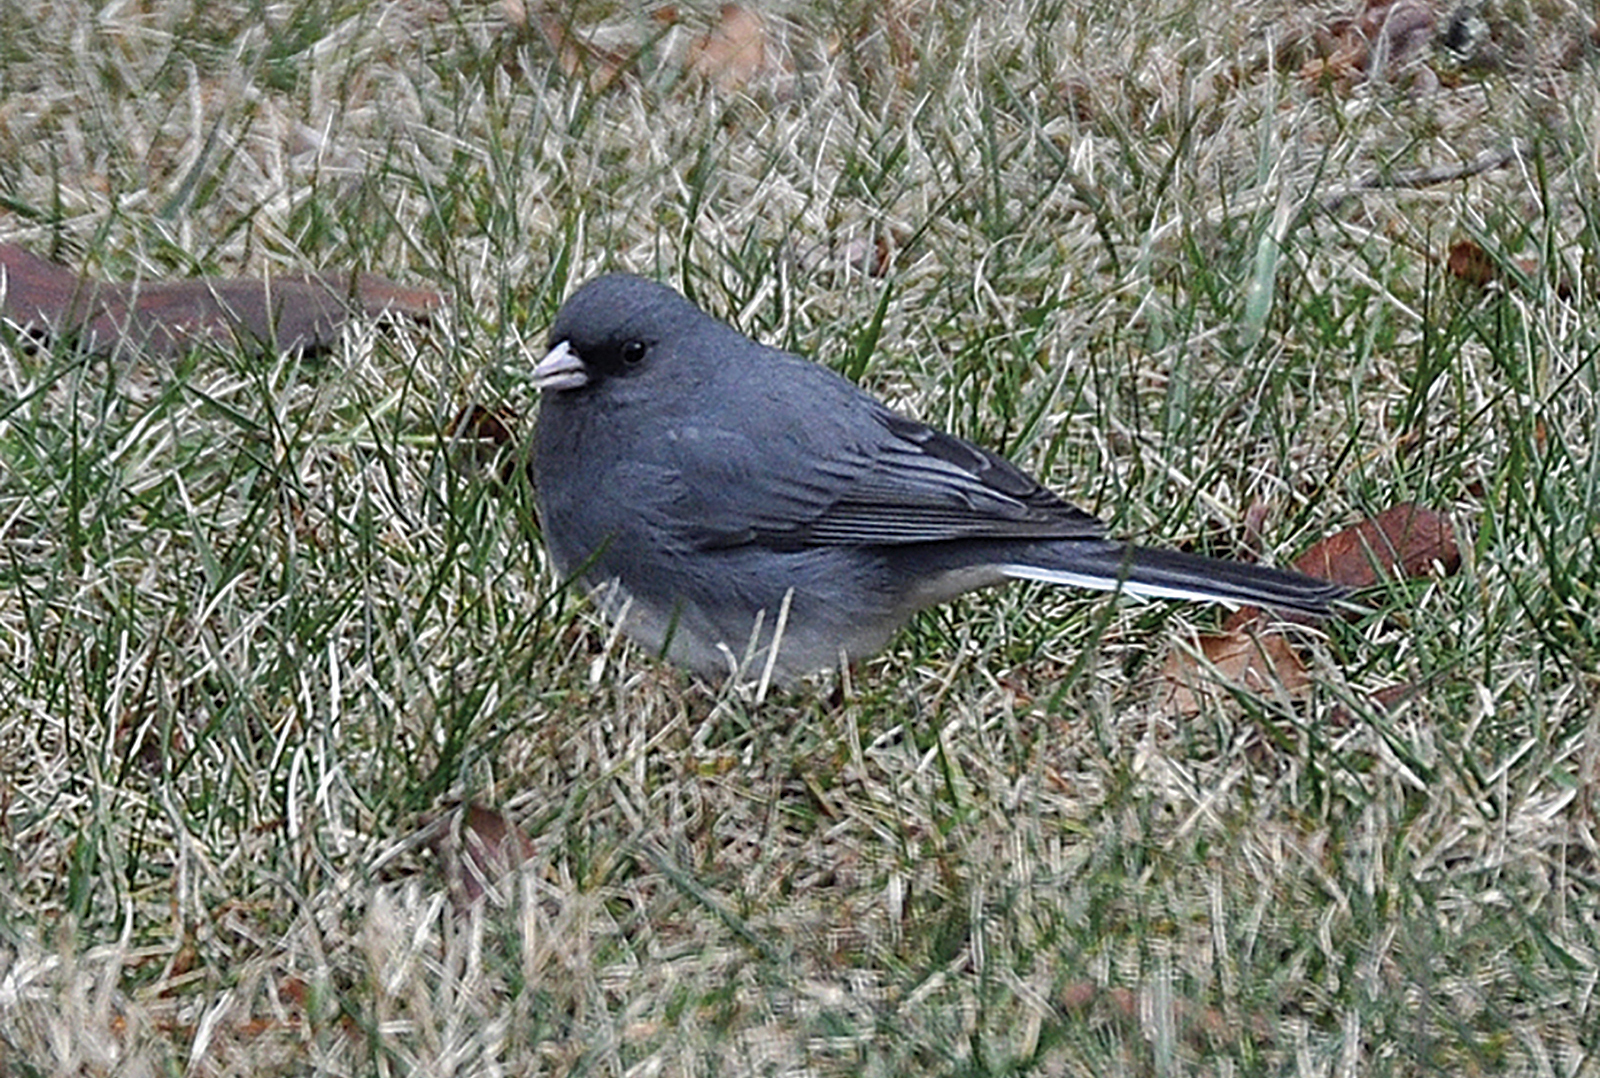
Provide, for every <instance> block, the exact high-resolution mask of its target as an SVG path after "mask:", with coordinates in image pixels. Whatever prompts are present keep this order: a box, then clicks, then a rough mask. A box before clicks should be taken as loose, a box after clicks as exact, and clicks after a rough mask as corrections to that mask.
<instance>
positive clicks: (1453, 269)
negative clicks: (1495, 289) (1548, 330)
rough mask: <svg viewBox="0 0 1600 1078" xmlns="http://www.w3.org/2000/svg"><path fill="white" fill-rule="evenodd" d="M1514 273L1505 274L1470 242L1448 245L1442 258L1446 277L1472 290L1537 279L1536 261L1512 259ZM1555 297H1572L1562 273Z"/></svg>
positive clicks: (1459, 241) (1461, 241)
mask: <svg viewBox="0 0 1600 1078" xmlns="http://www.w3.org/2000/svg"><path fill="white" fill-rule="evenodd" d="M1511 265H1512V266H1514V267H1515V268H1516V272H1509V271H1508V270H1507V269H1506V268H1505V267H1504V266H1502V265H1501V264H1500V263H1499V262H1496V261H1495V259H1494V256H1493V255H1491V254H1489V252H1488V251H1485V250H1484V249H1483V247H1482V246H1481V245H1480V244H1478V243H1476V242H1474V241H1472V240H1457V241H1456V242H1455V243H1452V244H1451V245H1450V251H1449V253H1448V254H1447V255H1446V256H1445V268H1446V269H1447V270H1449V272H1450V276H1452V277H1454V278H1455V279H1456V280H1458V281H1461V282H1463V283H1465V284H1468V285H1471V286H1472V287H1474V288H1488V287H1490V286H1491V285H1495V284H1511V285H1522V284H1525V283H1526V282H1528V281H1530V280H1538V279H1539V277H1540V276H1541V269H1540V265H1539V260H1538V259H1537V258H1513V259H1511ZM1556 295H1558V296H1560V297H1561V298H1562V299H1570V298H1572V281H1571V279H1570V278H1568V277H1567V276H1566V275H1565V274H1563V275H1562V276H1561V277H1560V279H1559V280H1557V281H1556Z"/></svg>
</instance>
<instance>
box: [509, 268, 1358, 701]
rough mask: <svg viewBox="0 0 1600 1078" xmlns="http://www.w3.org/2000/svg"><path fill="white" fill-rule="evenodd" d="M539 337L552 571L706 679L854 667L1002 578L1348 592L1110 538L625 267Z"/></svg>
mask: <svg viewBox="0 0 1600 1078" xmlns="http://www.w3.org/2000/svg"><path fill="white" fill-rule="evenodd" d="M549 343H550V350H549V353H548V354H547V355H545V357H544V358H543V359H542V360H541V361H540V362H539V364H538V365H537V366H536V367H535V368H534V381H535V383H536V384H537V385H538V387H539V389H540V391H541V392H540V404H539V424H538V432H537V445H536V449H535V458H534V472H535V478H536V482H537V484H538V503H539V513H540V519H541V526H542V528H543V531H544V537H545V541H546V543H548V544H549V547H550V553H551V556H552V558H553V559H554V561H555V565H556V568H557V569H558V570H559V571H560V572H561V574H562V575H563V576H567V577H571V576H576V577H578V578H579V579H580V580H581V581H582V582H583V584H584V585H585V586H586V587H587V588H588V589H589V590H590V591H591V593H592V594H593V595H594V596H595V597H596V599H597V601H598V603H599V605H600V607H601V608H602V610H603V611H604V612H605V614H606V615H607V616H608V617H609V618H611V619H612V620H613V621H620V624H621V627H622V629H623V631H624V632H626V633H627V634H628V635H629V636H630V637H632V638H633V639H634V640H636V641H637V642H639V643H640V644H642V645H643V646H644V647H646V648H648V649H649V650H651V651H653V652H655V653H657V654H661V655H664V656H666V658H668V659H669V660H671V661H673V662H675V663H678V664H680V665H683V666H687V667H689V668H690V669H691V670H694V671H697V672H698V673H700V674H701V675H703V676H705V677H708V678H712V679H719V678H723V677H727V676H729V675H730V674H732V675H735V676H741V677H743V676H751V677H757V676H762V675H767V674H769V675H770V676H772V677H774V678H775V679H776V680H778V681H789V680H793V679H794V678H796V677H799V676H803V675H805V674H809V673H812V672H815V671H817V670H821V669H824V668H827V667H831V666H837V665H838V664H839V663H841V662H843V661H847V660H854V659H859V658H863V657H865V656H868V655H871V654H872V653H873V652H876V651H877V650H878V649H880V648H882V647H883V646H884V644H885V643H887V642H888V640H889V638H890V637H891V636H893V635H894V633H895V631H896V630H898V629H899V628H900V627H901V626H902V625H904V624H905V623H906V621H907V620H908V619H909V618H910V617H911V616H912V614H914V613H916V612H917V611H918V610H921V609H923V608H924V607H928V606H933V605H934V604H936V603H942V602H945V601H947V600H949V599H953V598H955V597H956V596H957V595H960V594H962V593H963V592H967V591H971V590H973V589H974V588H981V587H987V586H989V585H993V584H1000V583H1003V582H1005V581H1007V580H1014V579H1021V580H1043V581H1048V582H1050V583H1052V584H1071V585H1076V586H1079V587H1086V588H1101V589H1106V590H1111V591H1122V592H1127V593H1130V594H1133V595H1140V596H1155V597H1163V598H1176V599H1203V600H1212V601H1222V602H1228V603H1234V604H1259V605H1262V606H1267V607H1273V608H1277V609H1286V610H1296V611H1303V612H1307V613H1311V614H1325V613H1326V612H1327V610H1328V606H1329V604H1330V603H1331V602H1333V601H1334V600H1336V599H1338V598H1339V597H1340V596H1342V595H1343V594H1344V589H1342V588H1340V587H1339V586H1337V585H1335V584H1330V583H1328V582H1326V581H1321V580H1315V579H1312V578H1311V577H1307V576H1302V575H1300V574H1298V573H1292V572H1286V571H1284V570H1280V569H1269V568H1265V567H1263V566H1258V565H1245V564H1241V563H1238V562H1230V561H1218V560H1215V559H1211V558H1203V557H1197V556H1195V555H1190V554H1181V553H1177V552H1175V551H1168V550H1149V549H1145V548H1142V547H1137V546H1133V545H1130V544H1128V543H1123V542H1118V541H1116V540H1113V539H1109V538H1107V537H1106V527H1105V524H1104V523H1102V522H1101V521H1100V520H1098V519H1096V518H1095V517H1093V516H1090V515H1089V514H1088V513H1085V512H1084V511H1083V510H1081V509H1079V508H1077V507H1076V506H1073V505H1070V504H1068V503H1067V502H1065V501H1063V500H1062V499H1061V498H1059V497H1057V496H1056V495H1055V494H1053V493H1051V492H1050V491H1048V490H1046V489H1045V488H1044V487H1042V486H1040V485H1039V483H1038V482H1037V481H1035V480H1034V479H1033V478H1032V477H1030V476H1029V475H1027V474H1026V473H1024V472H1023V471H1021V470H1020V469H1018V468H1017V467H1016V466H1015V465H1013V464H1011V463H1010V462H1009V461H1007V460H1005V459H1003V458H1001V457H999V456H997V455H995V454H994V453H991V452H989V451H988V450H986V449H982V448H980V447H978V446H976V445H973V444H972V443H970V442H967V441H964V440H962V439H960V438H957V437H955V436H953V435H950V434H945V433H944V432H942V431H938V430H934V429H933V428H932V427H929V426H926V425H924V424H922V423H919V422H917V421H916V420H914V419H908V418H906V417H905V416H902V415H899V414H897V413H895V412H893V411H890V410H889V409H888V408H887V407H886V406H884V405H883V404H882V403H881V402H880V401H878V400H876V399H874V398H873V397H871V396H869V395H868V394H866V393H865V392H863V391H862V390H860V389H858V388H857V387H856V386H855V385H853V384H851V383H850V382H849V381H847V380H846V379H844V378H842V377H840V376H839V375H837V374H835V373H834V372H833V371H831V370H829V369H828V368H826V367H823V366H821V365H820V364H817V363H814V362H812V361H810V360H807V359H803V358H801V357H800V356H797V355H794V354H792V353H789V352H783V351H780V350H778V349H776V348H768V347H765V346H763V345H760V344H757V343H756V342H754V341H752V340H750V339H749V338H748V337H746V336H744V335H743V334H741V333H739V332H738V331H737V330H735V329H733V328H732V327H731V326H728V325H726V324H724V323H722V322H719V321H717V320H716V319H714V318H712V317H711V316H709V315H707V314H706V313H705V312H703V311H701V310H700V309H699V308H698V307H696V306H695V305H694V304H692V303H690V302H689V301H688V300H687V299H685V298H684V297H683V296H681V295H679V294H678V293H677V292H675V291H673V290H672V289H671V288H668V287H666V286H664V285H660V284H656V283H654V282H651V281H647V280H644V279H642V278H639V277H631V276H626V275H621V274H618V275H613V276H606V277H600V278H597V279H595V280H593V281H590V282H589V283H588V284H585V285H584V286H583V287H581V288H579V289H578V290H577V291H576V292H574V293H573V294H572V296H571V297H570V298H569V299H568V300H567V302H566V303H565V304H564V305H563V306H562V308H561V310H560V312H559V313H558V314H557V316H556V321H555V325H554V326H552V327H551V330H550V342H549ZM775 637H776V638H777V639H778V650H777V654H776V655H773V654H772V653H771V648H772V645H773V640H774V638H775Z"/></svg>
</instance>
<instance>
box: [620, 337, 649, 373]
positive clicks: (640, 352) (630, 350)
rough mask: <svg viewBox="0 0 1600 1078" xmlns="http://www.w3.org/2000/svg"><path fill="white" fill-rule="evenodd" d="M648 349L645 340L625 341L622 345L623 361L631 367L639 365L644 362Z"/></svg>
mask: <svg viewBox="0 0 1600 1078" xmlns="http://www.w3.org/2000/svg"><path fill="white" fill-rule="evenodd" d="M646 351H648V349H647V348H646V347H645V343H644V342H643V341H625V342H624V343H623V345H622V362H624V363H626V364H627V365H628V366H630V367H637V366H638V365H639V364H641V363H643V362H644V354H645V352H646Z"/></svg>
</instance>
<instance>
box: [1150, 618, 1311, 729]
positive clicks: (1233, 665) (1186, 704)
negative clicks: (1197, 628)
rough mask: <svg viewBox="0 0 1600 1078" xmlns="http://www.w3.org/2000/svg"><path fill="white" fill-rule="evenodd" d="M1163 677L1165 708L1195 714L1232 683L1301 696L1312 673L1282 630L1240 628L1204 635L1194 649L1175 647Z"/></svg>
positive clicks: (1269, 692)
mask: <svg viewBox="0 0 1600 1078" xmlns="http://www.w3.org/2000/svg"><path fill="white" fill-rule="evenodd" d="M1195 652H1198V654H1196V653H1195ZM1161 681H1162V683H1163V685H1164V686H1165V687H1166V695H1165V697H1164V699H1163V700H1162V708H1163V710H1164V711H1166V712H1167V713H1168V714H1172V715H1193V714H1196V713H1198V712H1199V711H1200V710H1201V709H1202V707H1204V706H1205V705H1206V704H1208V703H1214V702H1216V700H1217V699H1218V698H1219V697H1220V696H1221V695H1222V694H1223V693H1225V691H1226V689H1227V688H1228V687H1229V686H1232V687H1234V688H1240V689H1245V690H1247V691H1249V692H1253V693H1259V694H1261V695H1272V694H1274V693H1277V692H1286V693H1288V694H1290V695H1297V694H1299V693H1303V692H1304V691H1305V690H1306V689H1307V688H1309V687H1310V685H1311V675H1310V673H1309V672H1308V671H1307V670H1306V665H1305V662H1304V661H1303V660H1302V659H1301V658H1300V655H1299V653H1297V652H1296V651H1295V650H1294V647H1293V646H1292V645H1291V644H1290V643H1289V639H1288V637H1286V636H1284V635H1283V634H1282V633H1280V632H1276V631H1273V630H1270V629H1265V630H1261V631H1257V632H1245V631H1243V630H1237V629H1236V630H1232V631H1224V632H1220V633H1205V634H1203V635H1201V636H1200V637H1199V638H1198V639H1197V640H1196V641H1195V649H1194V651H1187V650H1174V651H1173V652H1172V653H1171V654H1170V655H1168V656H1167V661H1166V662H1165V663H1164V664H1162V668H1161Z"/></svg>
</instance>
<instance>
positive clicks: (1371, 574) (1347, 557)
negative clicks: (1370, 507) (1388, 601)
mask: <svg viewBox="0 0 1600 1078" xmlns="http://www.w3.org/2000/svg"><path fill="white" fill-rule="evenodd" d="M1435 565H1437V566H1439V568H1440V569H1441V570H1443V572H1444V574H1445V575H1446V576H1448V575H1450V574H1451V573H1454V572H1455V571H1456V570H1457V569H1459V568H1460V567H1461V550H1460V548H1459V547H1458V546H1457V545H1456V537H1455V529H1454V527H1452V526H1451V524H1450V520H1449V518H1447V517H1446V516H1444V514H1442V513H1436V512H1434V511H1433V510H1431V509H1427V508H1424V507H1423V506H1420V505H1417V504H1415V503H1414V502H1401V503H1400V504H1399V505H1396V506H1392V507H1390V508H1388V509H1385V510H1384V511H1383V512H1381V513H1379V514H1378V515H1377V516H1375V517H1372V518H1371V519H1369V520H1364V521H1362V522H1361V523H1360V524H1356V525H1354V526H1352V527H1349V528H1346V529H1344V531H1341V532H1338V533H1337V534H1335V535H1330V536H1328V538H1326V539H1324V540H1322V541H1321V542H1319V543H1317V544H1316V545H1315V546H1313V547H1312V548H1311V549H1310V550H1308V551H1306V552H1305V553H1304V554H1303V555H1301V556H1300V558H1299V560H1297V561H1296V562H1295V563H1294V567H1295V568H1296V569H1298V570H1299V571H1300V572H1302V573H1305V574H1306V575H1308V576H1315V577H1321V578H1322V579H1323V580H1331V581H1333V582H1334V583H1336V584H1343V585H1345V586H1346V587H1349V588H1367V587H1371V586H1372V585H1373V584H1376V583H1377V582H1378V581H1379V580H1382V579H1383V578H1384V577H1385V576H1388V575H1392V574H1396V573H1398V575H1399V576H1400V577H1401V578H1407V577H1416V576H1424V575H1426V574H1427V573H1429V572H1431V571H1432V570H1433V567H1434V566H1435Z"/></svg>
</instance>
